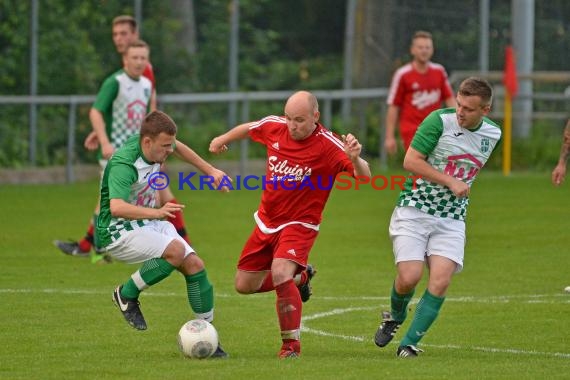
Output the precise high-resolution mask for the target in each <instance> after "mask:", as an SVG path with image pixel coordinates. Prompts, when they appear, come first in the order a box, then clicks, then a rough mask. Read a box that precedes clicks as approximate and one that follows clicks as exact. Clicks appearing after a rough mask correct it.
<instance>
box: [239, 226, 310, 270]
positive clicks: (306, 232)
mask: <svg viewBox="0 0 570 380" xmlns="http://www.w3.org/2000/svg"><path fill="white" fill-rule="evenodd" d="M318 234H319V233H318V231H315V230H312V229H310V228H307V227H303V226H302V225H300V224H291V225H289V226H287V227H285V228H283V229H282V230H280V231H278V232H276V233H274V234H264V233H263V232H261V230H260V229H259V227H257V226H256V227H255V229H254V230H253V232H252V233H251V235H250V236H249V239H247V242H246V243H245V246H244V247H243V250H242V252H241V256H240V258H239V261H238V265H237V267H238V269H239V270H243V271H246V272H260V271H266V270H270V269H271V263H272V262H273V259H275V258H279V259H287V260H291V261H294V262H295V263H297V264H298V265H299V267H298V268H297V269H298V272H301V271H302V270H303V269H305V267H306V266H307V260H308V259H309V251H310V250H311V248H312V247H313V244H314V243H315V239H316V238H317V235H318Z"/></svg>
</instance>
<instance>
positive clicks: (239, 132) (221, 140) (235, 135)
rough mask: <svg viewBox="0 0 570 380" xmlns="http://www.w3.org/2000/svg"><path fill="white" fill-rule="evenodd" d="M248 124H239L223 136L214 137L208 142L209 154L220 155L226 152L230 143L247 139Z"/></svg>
mask: <svg viewBox="0 0 570 380" xmlns="http://www.w3.org/2000/svg"><path fill="white" fill-rule="evenodd" d="M249 126H250V123H244V124H240V125H238V126H236V127H234V128H232V129H230V130H229V131H227V132H226V133H224V134H223V135H220V136H218V137H214V138H213V139H212V141H211V142H210V152H211V153H214V154H220V153H223V152H225V151H226V150H228V144H229V143H231V142H232V141H236V140H243V139H245V138H247V134H248V131H249Z"/></svg>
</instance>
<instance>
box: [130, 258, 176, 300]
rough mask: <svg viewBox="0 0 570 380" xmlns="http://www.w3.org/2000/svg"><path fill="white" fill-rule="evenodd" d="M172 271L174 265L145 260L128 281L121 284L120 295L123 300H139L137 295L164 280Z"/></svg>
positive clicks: (157, 260)
mask: <svg viewBox="0 0 570 380" xmlns="http://www.w3.org/2000/svg"><path fill="white" fill-rule="evenodd" d="M174 269H176V268H175V267H174V265H172V264H170V263H169V262H168V261H166V260H165V259H162V258H158V259H150V260H147V261H145V262H144V263H143V265H142V267H141V268H140V269H139V270H138V271H136V272H135V273H133V274H132V275H131V278H130V279H129V281H127V282H126V283H125V284H123V287H122V288H121V295H122V296H123V297H125V298H131V299H136V298H139V294H140V293H141V292H142V291H143V290H144V289H146V288H148V287H149V286H151V285H154V284H156V283H158V282H160V281H162V280H164V279H165V278H166V277H168V276H170V274H171V273H172V271H174Z"/></svg>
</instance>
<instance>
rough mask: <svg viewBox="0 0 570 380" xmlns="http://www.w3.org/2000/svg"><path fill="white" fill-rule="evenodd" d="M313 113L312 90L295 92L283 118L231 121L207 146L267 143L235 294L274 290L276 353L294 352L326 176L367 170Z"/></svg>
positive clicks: (354, 149)
mask: <svg viewBox="0 0 570 380" xmlns="http://www.w3.org/2000/svg"><path fill="white" fill-rule="evenodd" d="M319 116H320V114H319V108H318V103H317V99H316V98H315V96H314V95H313V94H311V93H309V92H306V91H299V92H297V93H295V94H293V95H292V96H291V97H290V98H289V99H288V100H287V103H286V105H285V116H284V117H278V116H268V117H266V118H264V119H262V120H260V121H257V122H250V123H245V124H241V125H238V126H236V127H235V128H233V129H231V130H230V131H228V132H227V133H225V134H223V135H221V136H218V137H216V138H214V139H213V140H212V142H211V143H210V152H212V153H221V152H224V151H225V150H227V144H228V143H230V142H232V141H235V140H239V139H244V138H247V137H248V136H249V137H250V138H251V139H252V140H254V141H256V142H259V143H261V144H263V145H265V146H266V149H267V168H266V182H265V188H264V190H263V194H262V197H261V204H260V205H259V208H258V210H257V211H256V212H255V213H254V219H255V222H256V224H257V225H256V227H255V229H254V231H253V233H252V234H251V236H250V237H249V239H248V241H247V242H246V243H245V246H244V248H243V251H242V253H241V256H240V259H239V262H238V265H237V268H238V270H237V273H236V277H235V288H236V290H237V291H238V292H239V293H242V294H251V293H260V292H267V291H271V290H273V289H275V292H276V294H277V301H276V308H277V316H278V318H279V325H280V328H281V338H282V341H283V344H282V347H281V351H280V352H279V357H280V358H289V357H298V356H299V355H300V353H301V344H300V339H299V338H300V326H301V310H302V302H305V301H307V300H308V299H309V296H310V295H311V288H310V280H311V277H312V276H313V274H314V271H313V268H312V267H311V266H310V265H307V262H308V257H309V251H310V250H311V247H312V246H313V243H314V242H315V239H316V237H317V234H318V231H319V225H320V223H321V218H322V212H323V209H324V207H325V204H326V201H327V199H328V197H329V194H330V191H331V189H332V182H333V181H334V178H335V176H336V175H337V174H338V173H340V172H349V173H351V174H352V175H354V176H370V169H369V167H368V163H367V162H366V161H365V160H363V159H362V158H360V152H361V150H362V145H361V144H360V143H359V142H358V140H357V139H356V138H355V137H354V136H353V135H351V134H348V135H347V136H343V141H341V140H340V139H338V138H337V137H336V136H335V135H333V134H332V132H330V131H328V130H327V129H326V128H325V127H324V126H323V125H321V124H319V122H318V121H319Z"/></svg>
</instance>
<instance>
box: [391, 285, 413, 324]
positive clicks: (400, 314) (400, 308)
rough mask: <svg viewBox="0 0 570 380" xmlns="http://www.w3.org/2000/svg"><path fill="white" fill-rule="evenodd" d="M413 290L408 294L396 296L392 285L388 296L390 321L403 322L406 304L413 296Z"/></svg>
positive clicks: (406, 310)
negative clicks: (390, 312)
mask: <svg viewBox="0 0 570 380" xmlns="http://www.w3.org/2000/svg"><path fill="white" fill-rule="evenodd" d="M414 292H415V289H414V290H412V291H411V292H409V293H408V294H398V293H396V289H395V287H394V285H392V294H390V303H391V309H392V319H394V320H395V321H396V322H400V323H402V322H404V321H405V320H406V316H407V315H408V304H409V303H410V300H411V299H412V297H413V296H414Z"/></svg>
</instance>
